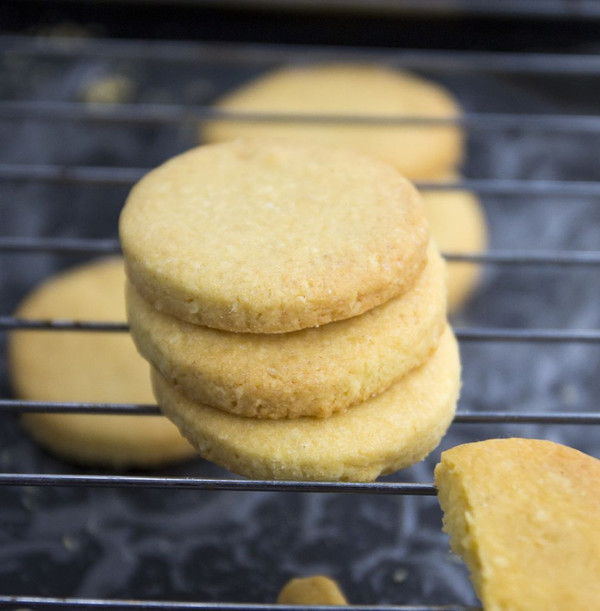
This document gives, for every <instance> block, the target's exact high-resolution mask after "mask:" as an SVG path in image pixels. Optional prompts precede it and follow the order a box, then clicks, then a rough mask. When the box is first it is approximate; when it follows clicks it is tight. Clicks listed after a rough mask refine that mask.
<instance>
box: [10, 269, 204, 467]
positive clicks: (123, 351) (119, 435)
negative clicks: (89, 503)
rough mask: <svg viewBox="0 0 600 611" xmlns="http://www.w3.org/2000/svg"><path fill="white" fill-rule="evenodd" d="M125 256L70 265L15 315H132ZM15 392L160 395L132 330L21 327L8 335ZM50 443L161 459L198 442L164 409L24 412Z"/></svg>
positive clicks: (114, 457)
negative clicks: (150, 412)
mask: <svg viewBox="0 0 600 611" xmlns="http://www.w3.org/2000/svg"><path fill="white" fill-rule="evenodd" d="M124 283H125V273H124V268H123V261H122V259H120V258H112V259H106V260H101V261H96V262H93V263H88V264H85V265H81V266H79V267H76V268H73V269H71V270H69V271H66V272H63V273H61V274H59V275H57V276H55V277H53V278H51V279H50V280H47V281H46V282H45V283H44V284H42V285H41V286H40V287H38V288H37V289H35V291H33V293H31V294H30V295H29V296H28V297H27V298H26V299H25V301H24V302H23V303H22V304H21V306H20V307H19V309H18V311H17V313H16V315H17V316H18V317H21V318H31V319H48V318H58V319H75V320H95V321H104V322H119V321H124V320H125V303H124V298H123V287H124ZM9 340H10V341H9V369H10V377H11V381H12V385H13V388H14V391H15V394H16V395H17V396H18V397H20V398H22V399H27V400H33V401H67V402H70V401H74V402H79V401H81V402H100V403H105V402H106V403H111V402H113V403H140V404H148V403H150V404H152V403H154V402H155V400H154V397H153V395H152V391H151V387H150V377H149V371H148V364H147V363H146V362H145V361H144V360H143V359H142V358H140V357H139V356H138V354H137V353H136V350H135V346H134V345H133V342H132V341H131V339H130V337H129V336H128V335H127V334H126V333H117V332H115V333H104V332H102V333H100V332H84V331H15V332H12V333H11V334H10V338H9ZM23 424H24V425H25V427H26V428H27V430H28V431H29V432H30V433H31V435H32V436H33V437H34V438H35V439H36V440H37V441H39V443H40V444H41V445H43V446H44V447H45V448H47V449H49V450H51V451H52V452H54V453H56V454H57V455H59V456H61V457H63V458H66V459H69V460H72V461H75V462H78V463H82V464H90V465H91V464H99V465H108V466H112V467H154V466H159V465H162V464H165V463H171V462H174V461H179V460H183V459H186V458H190V457H192V456H194V455H195V452H194V450H193V448H192V447H191V446H190V445H189V443H188V442H187V441H186V440H185V439H184V438H183V437H182V436H181V435H180V434H179V432H178V431H177V429H176V427H175V426H173V424H172V423H171V422H169V421H168V420H167V419H166V418H163V417H160V416H112V415H85V414H44V413H39V414H33V413H32V414H25V415H24V416H23Z"/></svg>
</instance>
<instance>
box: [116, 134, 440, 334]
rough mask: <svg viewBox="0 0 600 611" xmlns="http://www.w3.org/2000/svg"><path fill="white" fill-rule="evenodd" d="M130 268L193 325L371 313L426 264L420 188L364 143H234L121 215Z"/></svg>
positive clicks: (208, 151) (194, 158) (202, 156)
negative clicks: (361, 146) (355, 146)
mask: <svg viewBox="0 0 600 611" xmlns="http://www.w3.org/2000/svg"><path fill="white" fill-rule="evenodd" d="M120 235H121V243H122V246H123V252H124V255H125V263H126V267H127V274H128V277H129V279H130V280H131V282H132V283H133V284H134V286H135V287H136V288H137V290H138V291H139V292H140V294H141V295H142V296H143V297H144V298H145V299H146V300H148V301H149V302H150V303H151V304H152V305H153V306H154V307H155V308H156V309H158V310H164V311H165V312H166V313H168V314H171V315H172V316H175V317H177V318H180V319H182V320H187V321H188V322H191V323H194V324H199V325H204V326H207V327H213V328H217V329H223V330H226V331H242V332H252V333H281V332H287V331H296V330H298V329H302V328H306V327H315V326H318V325H321V324H325V323H329V322H332V321H334V320H341V319H344V318H350V317H352V316H357V315H358V314H362V313H363V312H366V311H367V310H369V309H371V308H373V307H375V306H377V305H380V304H382V303H385V302H386V301H388V300H389V299H391V298H392V297H396V296H399V295H401V294H402V293H404V292H406V291H407V290H409V289H410V288H411V287H412V285H413V284H414V282H415V281H416V279H417V277H418V276H419V274H420V273H421V270H422V269H423V267H424V265H425V262H426V248H427V242H428V239H429V238H428V225H427V221H426V218H425V213H424V210H423V205H422V203H421V200H420V197H419V195H418V193H417V192H416V190H415V189H414V188H413V187H412V185H411V184H410V183H409V182H408V181H406V180H405V179H404V178H402V177H401V176H400V175H399V174H398V172H396V170H394V169H393V168H391V167H390V166H387V165H385V164H383V163H380V162H379V161H377V160H374V159H371V158H369V157H365V156H362V155H360V154H357V153H355V152H353V151H349V150H345V149H337V148H326V147H320V146H314V145H298V144H291V143H281V142H264V141H252V142H242V141H233V142H227V143H223V144H216V145H212V146H205V147H199V148H196V149H193V150H191V151H188V152H187V153H184V154H183V155H180V156H178V157H175V158H174V159H172V160H170V161H168V162H167V163H165V164H164V165H162V166H160V167H159V168H157V169H155V170H153V171H152V172H150V173H149V174H148V175H146V176H145V177H144V178H143V179H142V180H141V181H140V182H138V184H137V185H136V186H135V187H134V188H133V190H132V191H131V194H130V195H129V198H128V200H127V203H126V205H125V207H124V209H123V211H122V214H121V219H120Z"/></svg>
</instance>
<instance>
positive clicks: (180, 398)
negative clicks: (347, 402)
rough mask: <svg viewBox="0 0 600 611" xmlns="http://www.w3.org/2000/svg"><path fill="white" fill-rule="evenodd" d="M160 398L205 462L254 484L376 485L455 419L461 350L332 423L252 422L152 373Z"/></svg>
mask: <svg viewBox="0 0 600 611" xmlns="http://www.w3.org/2000/svg"><path fill="white" fill-rule="evenodd" d="M152 381H153V387H154V393H155V395H156V397H157V399H158V402H159V405H160V406H161V409H162V411H163V413H164V414H165V415H166V416H168V417H169V418H170V419H171V420H173V422H175V424H177V426H178V427H179V429H180V430H181V431H182V433H183V434H184V435H186V437H188V439H189V440H190V441H191V442H192V443H193V444H194V445H195V446H196V448H197V449H198V451H199V452H200V454H201V455H202V456H203V457H204V458H207V459H208V460H211V461H213V462H215V463H217V464H219V465H221V466H223V467H225V468H227V469H230V470H231V471H234V472H236V473H239V474H240V475H245V476H247V477H250V478H264V479H280V480H316V481H336V480H339V481H371V480H374V479H375V478H376V477H378V476H379V475H381V474H386V473H391V472H393V471H396V470H398V469H401V468H403V467H407V466H409V465H411V464H413V463H415V462H418V461H419V460H421V459H423V458H424V457H425V456H426V455H427V454H428V453H429V452H431V451H432V450H433V449H434V448H435V447H436V446H437V444H438V443H439V441H440V439H441V437H442V436H443V434H444V433H445V431H446V429H447V428H448V426H449V424H450V422H451V420H452V417H453V415H454V411H455V406H456V401H457V397H458V392H459V386H460V362H459V356H458V346H457V344H456V341H455V339H454V336H453V335H452V332H451V331H450V329H449V328H448V329H447V330H446V331H445V333H444V335H443V336H442V340H441V342H440V344H439V347H438V349H437V350H436V352H435V353H434V354H433V355H432V356H431V358H430V359H429V360H427V361H426V362H425V363H424V364H423V365H421V367H419V368H417V369H414V370H413V371H412V372H411V373H409V374H408V375H407V376H405V377H404V378H402V379H401V380H400V381H399V382H397V383H396V384H394V385H393V386H392V387H390V388H389V389H388V390H386V391H385V392H383V393H382V394H380V395H378V396H377V397H374V398H372V399H369V400H367V401H365V402H364V403H361V404H359V405H355V406H354V407H353V408H352V409H349V410H348V411H346V412H344V413H340V414H333V415H332V416H330V417H329V418H326V419H319V418H298V419H295V420H268V419H257V418H244V417H242V416H236V415H232V414H228V413H227V412H224V411H221V410H218V409H214V408H211V407H207V406H205V405H202V404H200V403H193V402H192V401H190V400H189V399H187V398H186V397H185V396H184V395H183V394H181V393H180V392H179V391H178V390H177V388H176V387H174V386H173V385H171V384H170V383H169V382H167V381H166V380H165V378H163V377H162V375H161V374H160V373H158V371H157V370H156V369H152Z"/></svg>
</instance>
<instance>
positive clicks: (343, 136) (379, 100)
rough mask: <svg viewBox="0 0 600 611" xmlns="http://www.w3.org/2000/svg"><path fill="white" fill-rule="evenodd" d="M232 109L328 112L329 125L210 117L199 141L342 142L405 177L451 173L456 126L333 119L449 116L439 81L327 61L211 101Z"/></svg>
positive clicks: (456, 154) (455, 109) (451, 102)
mask: <svg viewBox="0 0 600 611" xmlns="http://www.w3.org/2000/svg"><path fill="white" fill-rule="evenodd" d="M215 107H216V108H217V109H219V110H223V111H227V112H232V113H236V112H237V113H255V114H256V113H260V114H267V115H268V114H272V115H273V114H280V115H300V114H302V115H311V114H313V115H331V116H332V117H333V118H334V119H338V120H336V121H330V122H326V121H325V122H323V121H319V122H312V123H311V122H310V121H304V120H303V121H297V122H288V121H286V122H283V121H252V122H243V121H238V120H236V121H226V120H221V121H209V122H206V123H203V125H202V126H201V129H200V134H201V138H203V140H204V141H205V142H217V141H223V140H232V139H234V138H261V137H262V138H264V137H268V138H288V139H293V140H297V141H299V142H313V143H320V144H331V145H337V146H346V147H349V148H353V149H356V150H358V151H362V152H363V153H366V154H369V155H372V156H374V157H377V158H379V159H381V160H383V161H385V162H386V163H389V164H390V165H393V166H394V167H395V168H397V169H398V170H399V171H400V172H401V173H402V174H404V175H405V176H407V177H408V178H411V179H428V178H429V177H431V176H436V175H438V174H441V173H445V172H447V171H451V170H453V169H454V168H455V167H456V166H457V165H458V164H460V162H461V159H462V153H463V144H462V140H463V138H462V130H461V129H460V128H459V127H457V126H452V125H425V124H421V125H414V124H413V125H410V124H402V123H398V124H391V123H387V124H385V123H373V122H371V123H362V124H361V123H357V122H354V123H352V122H348V123H343V122H340V121H339V119H340V117H344V116H366V117H377V118H383V119H385V118H388V119H394V118H396V119H399V118H404V117H410V116H418V117H426V118H433V119H449V118H452V117H456V116H458V115H459V114H460V108H459V105H458V103H457V102H456V100H455V99H454V98H453V97H452V95H451V94H450V93H449V92H448V91H447V90H446V89H444V88H443V87H442V86H440V85H437V84H436V83H434V82H432V81H429V80H426V79H423V78H420V77H418V76H416V75H414V74H411V73H409V72H405V71H399V70H394V69H391V68H387V67H384V66H377V65H375V64H373V65H368V64H350V63H326V64H320V65H308V66H295V67H287V68H281V69H279V70H275V71H273V72H269V73H267V74H264V75H262V76H259V77H258V78H256V79H254V80H252V81H250V82H248V83H247V84H245V85H242V86H241V87H239V88H237V89H235V90H234V91H231V92H229V93H227V94H226V95H224V96H223V97H222V98H220V99H219V100H217V101H216V102H215Z"/></svg>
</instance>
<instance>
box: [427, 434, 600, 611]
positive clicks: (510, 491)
mask: <svg viewBox="0 0 600 611" xmlns="http://www.w3.org/2000/svg"><path fill="white" fill-rule="evenodd" d="M435 482H436V485H437V487H438V495H439V500H440V504H441V506H442V509H443V511H444V530H445V531H446V532H448V533H449V535H450V543H451V545H452V549H453V550H454V551H455V552H456V553H458V554H460V556H462V558H463V559H464V560H465V562H466V563H467V566H468V567H469V570H470V571H471V578H472V581H473V585H474V587H475V591H476V592H477V595H478V596H479V598H480V599H481V601H482V602H483V606H484V608H485V609H488V610H489V611H565V610H566V609H568V610H569V611H587V610H588V609H596V608H597V607H598V601H600V579H598V576H599V575H600V461H598V460H596V459H595V458H592V457H591V456H587V455H586V454H583V453H581V452H578V451H577V450H574V449H572V448H568V447H566V446H562V445H559V444H557V443H553V442H550V441H540V440H535V439H492V440H489V441H482V442H478V443H470V444H466V445H462V446H458V447H455V448H452V449H451V450H448V451H446V452H444V453H443V454H442V459H441V463H440V464H439V465H437V467H436V469H435Z"/></svg>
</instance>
